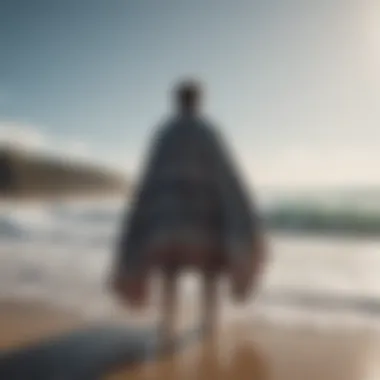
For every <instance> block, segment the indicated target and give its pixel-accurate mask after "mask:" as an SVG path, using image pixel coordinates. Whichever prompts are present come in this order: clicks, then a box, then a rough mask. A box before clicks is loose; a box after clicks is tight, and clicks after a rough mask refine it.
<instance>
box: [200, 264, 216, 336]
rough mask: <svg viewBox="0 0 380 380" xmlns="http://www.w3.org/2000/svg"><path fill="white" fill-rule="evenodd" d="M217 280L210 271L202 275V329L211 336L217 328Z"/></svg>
mask: <svg viewBox="0 0 380 380" xmlns="http://www.w3.org/2000/svg"><path fill="white" fill-rule="evenodd" d="M217 279H218V278H217V276H216V274H215V273H213V272H211V271H205V272H204V273H203V294H202V296H203V300H202V301H203V304H202V313H203V329H204V332H205V333H206V334H212V335H214V332H215V331H216V327H217V312H218V309H217V306H218V305H217Z"/></svg>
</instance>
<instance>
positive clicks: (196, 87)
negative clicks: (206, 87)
mask: <svg viewBox="0 0 380 380" xmlns="http://www.w3.org/2000/svg"><path fill="white" fill-rule="evenodd" d="M201 96H202V88H201V85H200V83H198V82H197V81H195V80H186V81H183V82H181V83H179V84H178V85H177V87H176V91H175V98H176V102H177V104H178V105H179V107H181V108H193V107H195V106H196V105H197V103H198V102H199V100H200V98H201Z"/></svg>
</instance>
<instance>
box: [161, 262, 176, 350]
mask: <svg viewBox="0 0 380 380" xmlns="http://www.w3.org/2000/svg"><path fill="white" fill-rule="evenodd" d="M177 275H178V274H177V271H176V270H175V269H172V268H171V269H166V270H165V271H164V272H163V294H162V313H163V321H162V338H163V343H164V348H165V349H169V348H170V346H171V344H172V343H173V341H174V335H175V332H176V311H177V310H176V309H177Z"/></svg>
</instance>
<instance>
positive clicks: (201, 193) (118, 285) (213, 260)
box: [113, 80, 265, 342]
mask: <svg viewBox="0 0 380 380" xmlns="http://www.w3.org/2000/svg"><path fill="white" fill-rule="evenodd" d="M202 95H203V94H202V87H201V85H200V84H199V83H197V82H196V81H192V80H189V81H184V82H181V83H180V84H179V85H178V86H177V87H176V89H175V91H174V101H175V108H176V112H175V114H174V116H172V117H171V118H170V120H169V121H167V122H166V123H165V124H164V125H163V126H161V127H160V128H158V130H157V131H156V135H155V138H154V139H153V144H152V146H151V150H150V155H149V157H148V159H147V162H146V165H145V170H144V172H143V175H142V178H141V179H140V181H139V182H138V186H137V191H136V193H135V197H134V199H133V202H132V206H131V207H130V210H129V211H128V213H127V214H126V217H125V220H124V222H123V225H122V230H121V236H120V241H119V245H118V247H117V259H116V260H115V265H114V272H113V286H114V290H115V292H116V293H117V294H118V295H119V297H120V298H121V299H122V300H123V301H125V302H127V303H128V304H130V305H132V306H135V307H136V306H141V305H143V304H144V303H145V302H146V299H147V289H148V286H147V285H148V282H149V278H150V274H151V273H152V271H153V270H155V269H159V270H160V271H161V273H162V274H163V297H162V302H163V305H162V306H163V311H164V320H163V330H162V332H163V334H164V335H163V336H164V339H165V340H166V341H167V342H171V341H172V339H173V337H174V336H173V334H174V332H175V315H176V295H177V282H178V277H179V274H180V273H181V271H183V270H187V269H189V270H192V269H194V270H196V271H198V272H199V273H200V274H201V275H202V279H203V285H204V288H203V305H202V310H203V328H204V331H205V332H210V331H212V330H213V328H214V327H215V325H216V317H217V297H216V292H217V282H218V279H219V277H220V276H221V275H222V274H225V275H226V276H227V277H228V278H229V280H230V284H231V288H232V293H233V296H234V297H235V299H237V300H239V301H241V302H244V301H245V300H246V299H247V297H248V295H249V294H250V292H251V290H253V289H255V287H256V285H257V280H258V278H259V277H260V276H259V274H260V273H261V268H262V264H263V262H264V258H265V248H264V239H263V232H262V229H261V224H260V220H259V217H258V215H257V210H256V209H255V208H254V207H253V205H252V204H251V201H250V199H249V196H248V195H247V194H246V191H245V187H244V185H243V184H242V182H241V180H240V178H239V176H238V172H237V170H236V168H235V167H234V164H233V160H232V159H231V157H230V155H229V154H228V151H227V149H226V147H225V146H224V145H223V142H222V138H221V136H220V135H219V134H218V132H217V130H216V128H215V127H214V126H213V125H212V124H211V122H209V121H208V120H207V119H206V118H205V117H204V116H203V115H202V113H201V101H202Z"/></svg>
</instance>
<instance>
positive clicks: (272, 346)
mask: <svg viewBox="0 0 380 380" xmlns="http://www.w3.org/2000/svg"><path fill="white" fill-rule="evenodd" d="M82 326H85V323H84V321H82V320H81V319H80V318H79V317H78V316H75V315H69V314H66V313H62V312H61V311H59V310H54V309H51V308H49V307H46V306H44V305H39V304H22V303H12V302H7V303H4V302H3V303H1V304H0V348H1V349H6V348H15V347H22V346H25V345H27V344H30V343H32V342H36V341H38V340H40V339H44V338H47V337H49V336H52V335H56V334H57V333H63V332H68V331H72V330H73V329H76V328H78V327H82ZM379 348H380V345H379V340H378V338H377V337H376V336H373V335H372V336H371V335H370V334H366V333H364V332H362V333H359V332H354V331H352V332H349V331H347V332H345V333H343V332H332V331H325V332H323V333H322V332H317V331H314V332H313V331H305V330H304V331H301V330H300V329H295V328H292V329H287V328H280V327H276V326H270V325H265V326H258V325H257V324H254V323H250V322H249V321H244V322H235V323H233V322H230V323H225V324H224V325H223V326H222V328H221V331H220V332H218V334H217V335H216V337H215V339H208V340H205V341H200V342H194V343H192V344H190V345H189V346H188V347H187V348H185V349H184V350H183V351H182V352H178V353H176V354H174V355H172V356H168V357H165V358H162V359H159V360H157V361H156V362H150V363H145V364H143V365H136V366H134V367H132V368H131V367H128V366H125V368H119V369H118V370H117V371H116V370H115V371H114V372H113V373H111V374H109V375H108V376H105V377H104V379H106V380H118V379H120V380H121V379H131V380H132V379H133V380H142V379H153V378H154V379H156V380H161V379H162V380H175V379H182V378H183V379H191V378H194V379H200V380H202V379H218V380H223V379H233V378H236V379H239V380H245V379H247V380H248V379H250V380H252V379H255V380H256V379H271V380H272V379H273V380H280V379H281V380H288V379H289V380H298V379H300V380H301V379H302V380H304V379H308V380H314V379H318V380H320V379H324V380H330V379H331V380H340V379H344V380H372V379H378V378H379V373H380V365H378V364H377V362H378V360H377V358H378V354H379V352H378V351H379Z"/></svg>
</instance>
